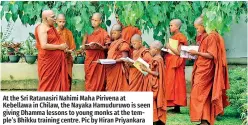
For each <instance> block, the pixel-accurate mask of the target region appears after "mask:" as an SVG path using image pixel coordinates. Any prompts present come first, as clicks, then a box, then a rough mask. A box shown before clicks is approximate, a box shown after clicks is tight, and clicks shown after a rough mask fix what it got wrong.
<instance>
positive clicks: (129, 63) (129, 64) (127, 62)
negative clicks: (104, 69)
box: [125, 61, 133, 67]
mask: <svg viewBox="0 0 248 125" xmlns="http://www.w3.org/2000/svg"><path fill="white" fill-rule="evenodd" d="M125 63H126V64H127V65H128V66H129V67H132V66H133V63H132V62H129V61H125Z"/></svg>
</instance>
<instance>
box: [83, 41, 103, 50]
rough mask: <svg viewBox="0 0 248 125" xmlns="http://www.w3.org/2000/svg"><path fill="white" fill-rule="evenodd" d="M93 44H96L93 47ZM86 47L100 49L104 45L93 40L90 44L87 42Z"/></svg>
mask: <svg viewBox="0 0 248 125" xmlns="http://www.w3.org/2000/svg"><path fill="white" fill-rule="evenodd" d="M92 45H94V46H93V47H92ZM85 48H86V49H93V48H94V49H95V48H98V49H100V48H103V47H102V45H101V44H99V43H97V42H91V43H89V44H85Z"/></svg>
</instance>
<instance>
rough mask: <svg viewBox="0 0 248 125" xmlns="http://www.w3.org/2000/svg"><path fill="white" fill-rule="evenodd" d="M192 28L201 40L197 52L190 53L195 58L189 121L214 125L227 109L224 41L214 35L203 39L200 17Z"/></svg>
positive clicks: (227, 87) (227, 83) (201, 19)
mask: <svg viewBox="0 0 248 125" xmlns="http://www.w3.org/2000/svg"><path fill="white" fill-rule="evenodd" d="M194 26H195V28H196V30H197V33H198V35H199V37H200V36H202V38H199V37H198V40H200V41H199V44H200V48H199V52H197V51H194V50H190V51H189V52H190V53H191V54H192V55H197V56H198V58H197V59H196V60H195V64H194V68H193V72H192V81H191V82H192V90H191V94H190V119H191V121H192V122H201V123H200V125H209V124H210V125H214V121H215V118H216V117H217V115H219V114H223V113H224V108H225V107H226V106H228V105H229V102H228V100H227V95H226V90H227V89H229V88H230V85H229V80H228V69H227V61H226V51H225V45H224V39H223V38H222V37H221V36H220V35H219V34H218V33H217V32H216V31H212V32H210V34H208V36H205V35H204V34H205V33H204V32H205V28H204V26H203V18H202V17H199V18H197V19H196V20H195V22H194ZM203 35H204V37H203Z"/></svg>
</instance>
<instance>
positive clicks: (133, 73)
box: [129, 34, 152, 91]
mask: <svg viewBox="0 0 248 125" xmlns="http://www.w3.org/2000/svg"><path fill="white" fill-rule="evenodd" d="M131 44H132V46H133V48H134V51H133V54H132V55H133V60H137V59H138V58H142V59H143V60H144V61H146V62H147V63H149V62H150V60H151V59H152V56H151V54H150V52H149V49H147V48H146V47H144V46H143V44H142V38H141V36H140V35H139V34H135V35H133V37H132V38H131ZM145 81H147V78H146V77H145V76H144V75H143V74H142V73H141V72H140V71H139V70H138V69H137V68H135V67H134V66H133V65H132V63H131V64H130V69H129V90H130V91H146V90H147V87H148V85H147V83H148V82H145Z"/></svg>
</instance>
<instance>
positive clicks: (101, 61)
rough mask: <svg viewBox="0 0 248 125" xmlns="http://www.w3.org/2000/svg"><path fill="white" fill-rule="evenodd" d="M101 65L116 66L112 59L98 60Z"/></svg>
mask: <svg viewBox="0 0 248 125" xmlns="http://www.w3.org/2000/svg"><path fill="white" fill-rule="evenodd" d="M99 61H100V63H101V64H116V60H114V59H99Z"/></svg>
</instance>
